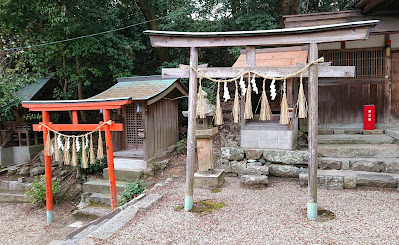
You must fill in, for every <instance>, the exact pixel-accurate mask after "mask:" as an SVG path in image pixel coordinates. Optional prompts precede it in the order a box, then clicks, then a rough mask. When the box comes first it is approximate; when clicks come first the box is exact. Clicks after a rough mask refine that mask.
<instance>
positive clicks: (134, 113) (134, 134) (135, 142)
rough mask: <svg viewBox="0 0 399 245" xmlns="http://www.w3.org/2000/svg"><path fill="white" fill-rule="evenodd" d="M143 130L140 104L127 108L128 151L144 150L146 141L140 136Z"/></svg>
mask: <svg viewBox="0 0 399 245" xmlns="http://www.w3.org/2000/svg"><path fill="white" fill-rule="evenodd" d="M142 129H143V112H142V109H141V105H140V104H131V105H128V106H126V139H127V147H128V149H135V150H143V145H144V139H143V137H140V136H139V132H140V131H141V130H142Z"/></svg>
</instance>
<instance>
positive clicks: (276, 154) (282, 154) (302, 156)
mask: <svg viewBox="0 0 399 245" xmlns="http://www.w3.org/2000/svg"><path fill="white" fill-rule="evenodd" d="M263 157H264V158H265V159H266V160H267V161H269V162H276V163H283V164H307V163H308V159H309V153H308V152H307V151H285V150H264V151H263Z"/></svg>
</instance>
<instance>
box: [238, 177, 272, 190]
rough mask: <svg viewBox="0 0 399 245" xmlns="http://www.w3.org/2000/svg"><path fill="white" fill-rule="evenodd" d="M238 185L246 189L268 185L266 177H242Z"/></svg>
mask: <svg viewBox="0 0 399 245" xmlns="http://www.w3.org/2000/svg"><path fill="white" fill-rule="evenodd" d="M240 183H241V185H243V186H248V187H266V186H267V185H269V178H268V177H267V176H266V175H243V176H241V179H240Z"/></svg>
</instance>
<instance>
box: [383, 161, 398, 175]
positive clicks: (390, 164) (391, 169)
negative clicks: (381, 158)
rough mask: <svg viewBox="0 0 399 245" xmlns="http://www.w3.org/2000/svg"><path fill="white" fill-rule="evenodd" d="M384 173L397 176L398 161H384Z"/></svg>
mask: <svg viewBox="0 0 399 245" xmlns="http://www.w3.org/2000/svg"><path fill="white" fill-rule="evenodd" d="M384 165H385V172H387V173H392V174H399V161H386V162H385V163H384Z"/></svg>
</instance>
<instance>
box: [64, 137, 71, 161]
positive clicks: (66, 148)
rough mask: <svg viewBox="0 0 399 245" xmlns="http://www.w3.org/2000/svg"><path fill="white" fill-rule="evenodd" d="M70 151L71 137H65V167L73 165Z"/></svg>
mask: <svg viewBox="0 0 399 245" xmlns="http://www.w3.org/2000/svg"><path fill="white" fill-rule="evenodd" d="M69 149H70V141H69V137H67V136H65V146H64V164H65V165H70V164H71V155H70V152H69Z"/></svg>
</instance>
